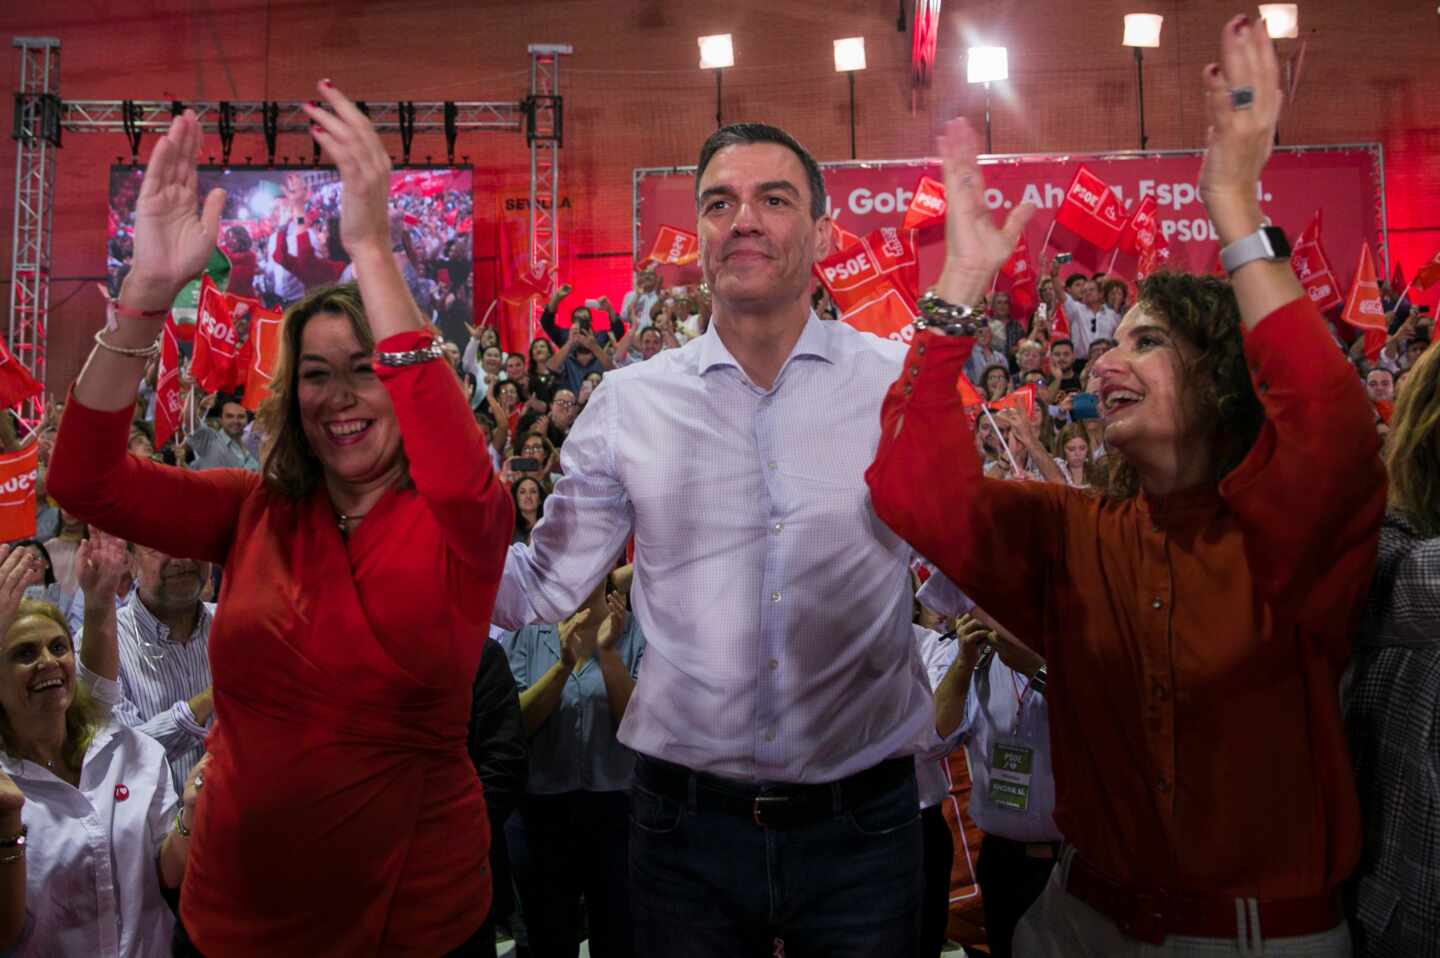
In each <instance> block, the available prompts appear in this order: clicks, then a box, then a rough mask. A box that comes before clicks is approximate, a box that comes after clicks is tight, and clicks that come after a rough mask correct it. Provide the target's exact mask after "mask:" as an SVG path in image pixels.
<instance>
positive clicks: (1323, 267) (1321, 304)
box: [1290, 210, 1373, 312]
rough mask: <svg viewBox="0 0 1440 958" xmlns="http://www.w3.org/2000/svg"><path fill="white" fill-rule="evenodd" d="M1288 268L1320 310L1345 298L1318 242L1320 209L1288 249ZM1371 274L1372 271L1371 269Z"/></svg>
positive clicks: (1326, 308) (1336, 304) (1330, 306)
mask: <svg viewBox="0 0 1440 958" xmlns="http://www.w3.org/2000/svg"><path fill="white" fill-rule="evenodd" d="M1290 268H1291V269H1293V270H1294V271H1295V275H1296V276H1298V277H1299V278H1300V285H1301V286H1303V287H1304V288H1305V292H1306V294H1307V295H1308V296H1309V297H1310V302H1312V303H1314V304H1315V306H1316V308H1317V309H1319V310H1320V311H1321V312H1325V311H1326V310H1329V309H1334V308H1335V307H1336V306H1340V305H1342V304H1343V303H1344V302H1345V301H1344V300H1343V299H1341V298H1340V291H1339V289H1338V288H1337V285H1338V284H1337V283H1336V282H1335V273H1334V271H1333V270H1331V269H1330V260H1329V258H1328V257H1326V255H1325V249H1324V247H1322V246H1321V245H1320V211H1319V210H1316V211H1315V215H1314V217H1312V218H1311V220H1310V225H1309V226H1307V227H1305V229H1304V231H1303V232H1301V234H1300V240H1299V242H1297V243H1296V244H1295V246H1294V248H1293V249H1292V250H1291V251H1290ZM1372 273H1373V270H1372Z"/></svg>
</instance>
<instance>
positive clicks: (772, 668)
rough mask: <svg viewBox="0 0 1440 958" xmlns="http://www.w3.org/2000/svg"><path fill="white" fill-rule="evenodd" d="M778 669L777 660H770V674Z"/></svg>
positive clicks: (778, 663)
mask: <svg viewBox="0 0 1440 958" xmlns="http://www.w3.org/2000/svg"><path fill="white" fill-rule="evenodd" d="M779 667H780V662H779V661H778V660H777V659H771V660H770V671H771V672H774V671H775V670H776V669H778V668H779Z"/></svg>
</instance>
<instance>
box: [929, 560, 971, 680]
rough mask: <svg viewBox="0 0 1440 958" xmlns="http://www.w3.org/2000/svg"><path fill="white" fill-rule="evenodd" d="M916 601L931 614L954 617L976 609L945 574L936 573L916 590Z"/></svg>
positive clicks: (969, 599)
mask: <svg viewBox="0 0 1440 958" xmlns="http://www.w3.org/2000/svg"><path fill="white" fill-rule="evenodd" d="M915 601H916V602H919V603H920V604H921V605H923V606H924V607H925V608H927V609H929V610H930V611H931V612H938V613H939V614H940V615H945V616H952V617H954V616H961V615H964V614H965V613H967V612H969V611H970V610H971V609H973V608H975V602H974V601H973V600H972V599H971V598H970V597H969V596H968V595H966V594H965V593H963V592H961V591H960V587H959V586H957V585H956V584H955V583H953V582H951V581H950V580H949V579H947V578H945V573H943V572H936V573H934V574H933V575H931V576H930V578H928V579H926V580H925V584H924V585H922V586H921V587H920V588H919V589H916V590H915ZM947 667H948V665H947Z"/></svg>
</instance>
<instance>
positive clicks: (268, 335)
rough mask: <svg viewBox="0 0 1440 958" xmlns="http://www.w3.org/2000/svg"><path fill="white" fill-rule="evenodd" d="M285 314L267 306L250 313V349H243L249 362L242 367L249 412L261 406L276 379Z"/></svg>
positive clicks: (245, 404) (246, 406)
mask: <svg viewBox="0 0 1440 958" xmlns="http://www.w3.org/2000/svg"><path fill="white" fill-rule="evenodd" d="M284 322H285V317H284V316H283V315H282V314H281V313H279V312H278V311H274V310H269V309H257V310H252V311H251V313H250V348H249V349H247V350H245V354H246V355H247V356H248V357H249V359H250V362H249V364H248V365H247V366H246V369H245V399H244V406H245V408H246V409H248V410H250V411H251V412H255V411H256V410H258V409H259V408H260V403H262V402H263V401H264V400H265V397H266V396H268V395H269V394H270V381H271V380H272V379H274V378H275V367H276V365H277V364H278V363H279V362H280V331H281V329H282V328H283V326H284Z"/></svg>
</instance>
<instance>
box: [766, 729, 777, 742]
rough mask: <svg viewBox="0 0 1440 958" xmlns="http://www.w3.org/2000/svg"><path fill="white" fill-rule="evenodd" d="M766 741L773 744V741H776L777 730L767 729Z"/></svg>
mask: <svg viewBox="0 0 1440 958" xmlns="http://www.w3.org/2000/svg"><path fill="white" fill-rule="evenodd" d="M765 741H767V742H773V741H775V730H774V729H773V728H771V729H766V730H765Z"/></svg>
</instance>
